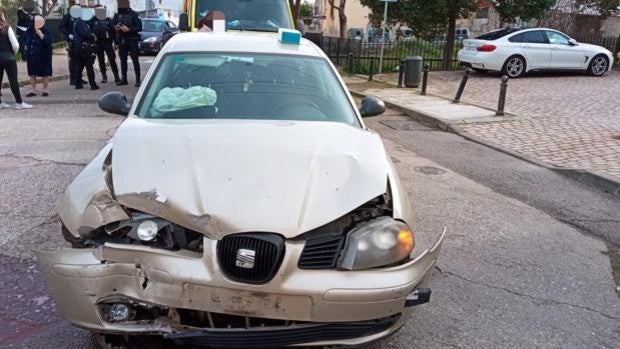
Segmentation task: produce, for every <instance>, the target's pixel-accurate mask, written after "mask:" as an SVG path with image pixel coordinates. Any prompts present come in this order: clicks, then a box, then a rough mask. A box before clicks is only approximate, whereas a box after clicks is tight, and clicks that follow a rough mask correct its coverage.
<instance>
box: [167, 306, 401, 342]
mask: <svg viewBox="0 0 620 349" xmlns="http://www.w3.org/2000/svg"><path fill="white" fill-rule="evenodd" d="M399 317H400V314H398V315H394V316H390V317H387V318H383V319H377V320H369V321H358V322H343V323H304V324H291V325H288V326H277V327H270V326H265V327H258V328H244V329H237V328H227V329H220V328H209V329H204V330H200V331H195V332H185V333H174V334H167V335H165V338H168V339H171V340H173V341H174V342H175V343H177V344H184V345H198V346H210V347H216V348H272V347H281V346H287V345H292V344H303V343H311V342H317V341H334V340H343V339H350V338H359V337H364V336H369V335H372V334H375V333H379V332H381V331H384V330H387V329H388V328H390V327H391V326H393V325H394V324H395V323H396V321H397V320H398V318H399Z"/></svg>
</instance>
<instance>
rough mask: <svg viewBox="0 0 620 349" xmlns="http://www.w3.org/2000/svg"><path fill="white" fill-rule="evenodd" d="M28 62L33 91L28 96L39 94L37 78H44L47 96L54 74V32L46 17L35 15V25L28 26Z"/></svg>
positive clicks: (26, 35)
mask: <svg viewBox="0 0 620 349" xmlns="http://www.w3.org/2000/svg"><path fill="white" fill-rule="evenodd" d="M24 45H25V46H26V47H25V49H26V63H27V68H28V76H30V87H31V88H32V91H31V92H30V93H28V94H27V95H26V97H33V96H36V95H37V78H41V79H42V80H43V93H42V94H41V95H42V96H43V97H47V96H48V95H49V94H48V93H47V85H48V83H49V77H50V76H52V33H51V32H50V30H49V29H47V27H46V26H45V19H44V18H43V17H41V16H40V15H36V16H35V17H34V26H31V27H30V28H28V30H27V31H26V34H25V38H24Z"/></svg>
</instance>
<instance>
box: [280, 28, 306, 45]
mask: <svg viewBox="0 0 620 349" xmlns="http://www.w3.org/2000/svg"><path fill="white" fill-rule="evenodd" d="M278 40H280V42H281V43H283V44H293V45H299V44H300V43H301V33H300V32H299V31H297V30H293V29H285V28H279V29H278Z"/></svg>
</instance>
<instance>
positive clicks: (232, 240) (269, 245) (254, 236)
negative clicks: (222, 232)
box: [217, 233, 284, 284]
mask: <svg viewBox="0 0 620 349" xmlns="http://www.w3.org/2000/svg"><path fill="white" fill-rule="evenodd" d="M283 257H284V240H283V239H282V237H281V236H279V235H276V234H270V233H251V234H238V235H230V236H226V237H224V238H223V239H222V240H220V241H219V242H218V244H217V260H218V263H219V265H220V268H221V269H222V271H223V273H224V275H226V276H227V277H228V278H229V279H231V280H234V281H238V282H243V283H248V284H264V283H266V282H268V281H270V280H271V279H272V278H273V276H274V275H275V274H276V272H277V271H278V269H279V268H280V264H281V263H282V258H283Z"/></svg>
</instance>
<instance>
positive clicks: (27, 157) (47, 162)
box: [0, 153, 86, 166]
mask: <svg viewBox="0 0 620 349" xmlns="http://www.w3.org/2000/svg"><path fill="white" fill-rule="evenodd" d="M0 157H7V158H12V159H17V160H30V161H34V162H36V163H37V164H39V165H50V164H54V165H61V166H86V163H81V162H66V161H56V160H48V159H39V158H36V157H34V156H30V155H16V154H8V153H7V154H4V155H0Z"/></svg>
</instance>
